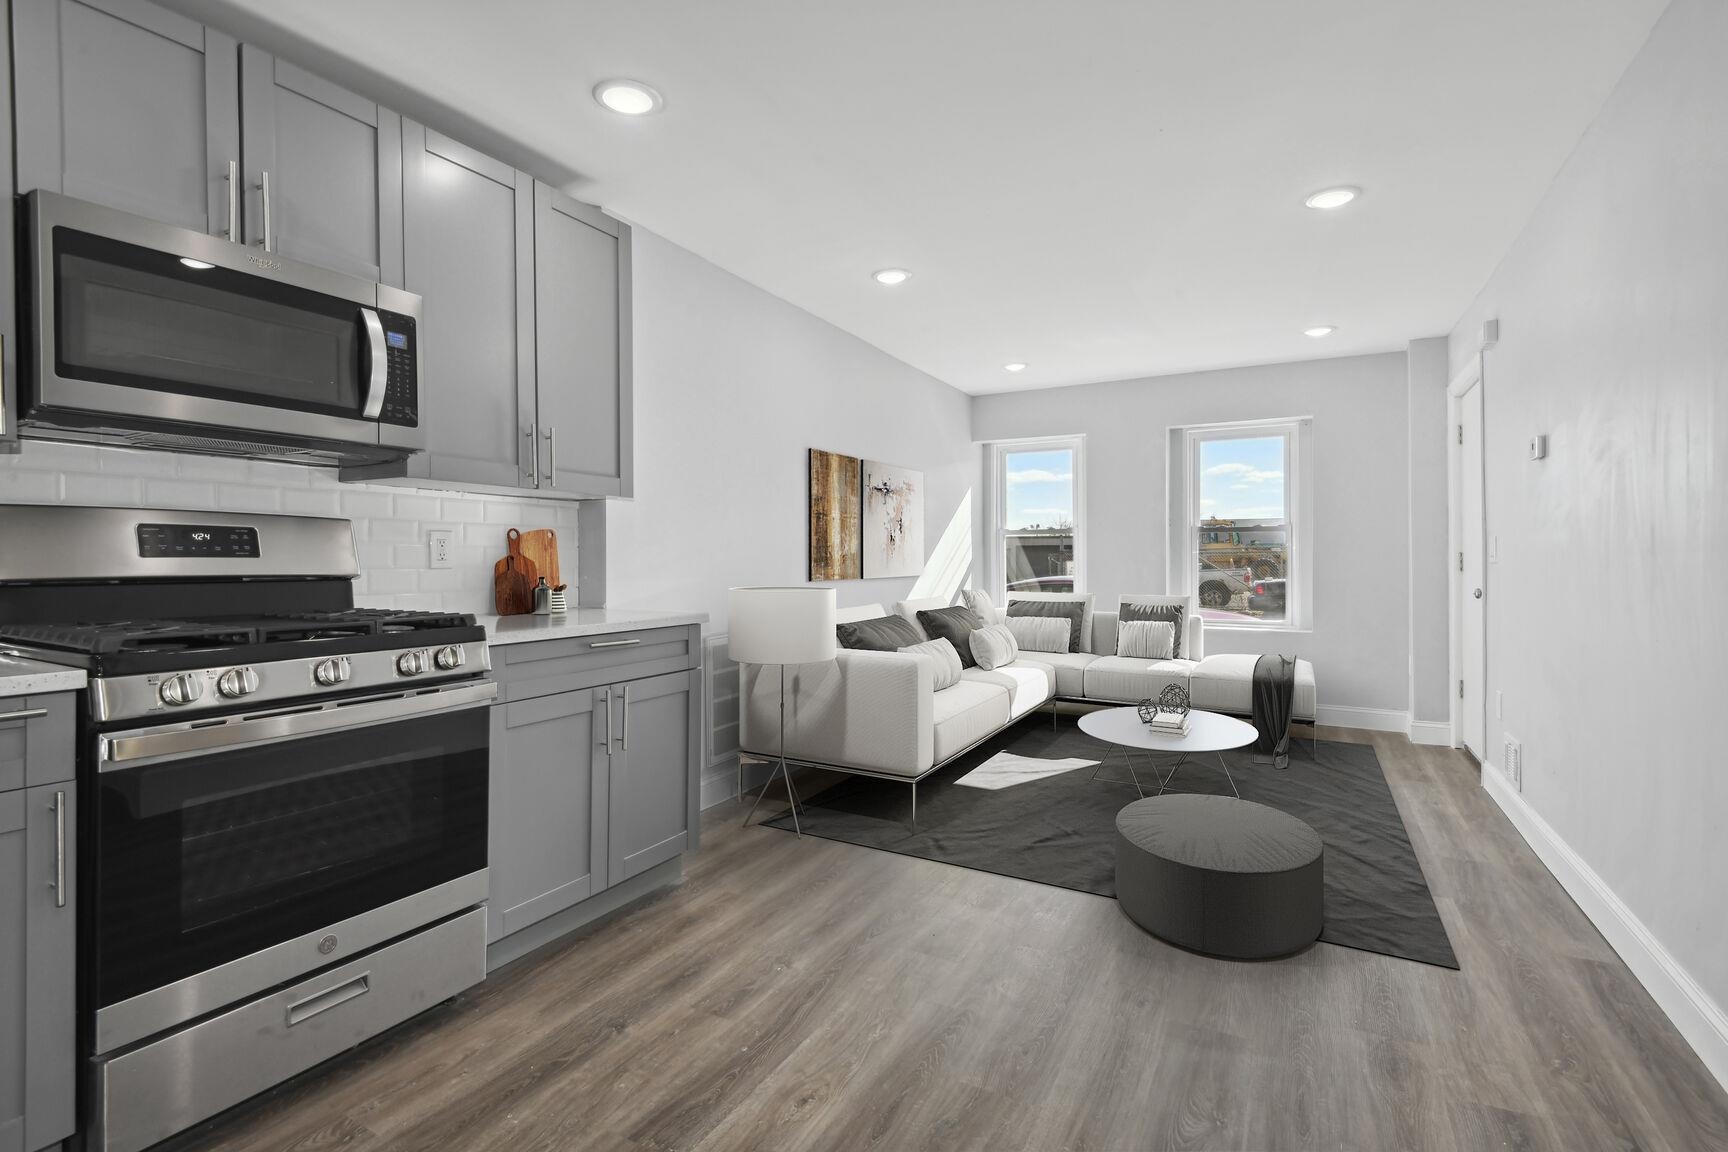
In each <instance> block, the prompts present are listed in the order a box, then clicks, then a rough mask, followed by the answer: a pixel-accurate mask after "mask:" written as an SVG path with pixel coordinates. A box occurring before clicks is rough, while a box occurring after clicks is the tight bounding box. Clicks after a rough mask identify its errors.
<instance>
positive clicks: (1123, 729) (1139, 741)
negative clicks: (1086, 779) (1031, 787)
mask: <svg viewBox="0 0 1728 1152" xmlns="http://www.w3.org/2000/svg"><path fill="white" fill-rule="evenodd" d="M1080 731H1082V732H1084V733H1086V735H1088V736H1091V737H1093V738H1094V739H1097V740H1103V741H1104V742H1105V743H1107V744H1111V745H1113V746H1115V747H1117V748H1120V749H1122V759H1124V760H1126V761H1127V762H1128V775H1130V776H1132V777H1134V789H1135V791H1137V792H1139V793H1140V795H1142V796H1144V795H1146V790H1145V789H1143V788H1141V787H1140V777H1139V776H1138V775H1136V774H1135V772H1134V758H1133V757H1132V756H1130V755H1129V754H1128V749H1130V748H1139V749H1141V750H1142V751H1145V752H1166V753H1171V754H1174V755H1175V756H1176V763H1175V764H1173V765H1172V766H1171V768H1170V774H1169V775H1168V776H1163V777H1161V778H1160V779H1159V782H1158V794H1159V795H1160V796H1161V795H1163V794H1164V790H1165V789H1166V788H1168V787H1169V786H1170V781H1172V780H1174V779H1175V778H1176V770H1177V769H1178V768H1180V767H1182V764H1183V762H1184V761H1186V760H1187V759H1188V757H1189V756H1190V755H1191V754H1192V753H1196V752H1212V753H1215V754H1216V755H1217V756H1218V766H1219V767H1220V768H1222V769H1224V778H1225V779H1226V780H1229V781H1230V791H1231V792H1234V793H1236V796H1237V797H1238V798H1240V797H1241V795H1242V794H1241V793H1240V792H1236V781H1235V779H1234V778H1233V777H1232V776H1231V775H1230V766H1229V765H1228V764H1226V763H1224V756H1223V754H1224V753H1225V752H1227V751H1229V750H1230V749H1232V748H1242V747H1245V746H1247V745H1249V744H1252V743H1254V741H1255V740H1257V739H1259V733H1258V732H1256V731H1255V730H1254V725H1252V724H1247V723H1244V722H1243V721H1241V720H1238V719H1236V718H1235V717H1234V716H1225V715H1222V714H1220V713H1217V712H1202V711H1201V710H1200V709H1198V708H1193V709H1190V710H1189V712H1188V731H1187V732H1186V733H1184V734H1183V735H1181V736H1176V735H1172V734H1171V733H1168V732H1158V731H1155V730H1154V729H1152V728H1151V727H1150V726H1148V725H1146V724H1142V723H1141V722H1140V709H1138V708H1106V709H1104V710H1103V711H1100V712H1088V713H1086V715H1084V716H1082V717H1080ZM1107 763H1109V756H1108V755H1106V756H1105V758H1104V760H1103V761H1101V762H1100V763H1099V765H1098V767H1097V768H1096V769H1094V770H1093V772H1092V777H1093V779H1097V777H1098V773H1099V772H1101V771H1103V768H1104V765H1105V764H1107ZM1157 770H1158V769H1157V765H1156V764H1154V765H1153V772H1154V773H1156V772H1157Z"/></svg>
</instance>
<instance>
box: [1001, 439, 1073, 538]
mask: <svg viewBox="0 0 1728 1152" xmlns="http://www.w3.org/2000/svg"><path fill="white" fill-rule="evenodd" d="M1007 520H1008V522H1007V524H1006V525H1005V527H1007V528H1030V527H1032V526H1033V525H1034V524H1038V525H1042V526H1043V527H1045V528H1049V527H1053V526H1054V525H1056V524H1057V523H1070V524H1071V523H1073V520H1074V454H1073V453H1072V452H1069V451H1067V450H1058V451H1054V452H1011V453H1009V455H1008V516H1007Z"/></svg>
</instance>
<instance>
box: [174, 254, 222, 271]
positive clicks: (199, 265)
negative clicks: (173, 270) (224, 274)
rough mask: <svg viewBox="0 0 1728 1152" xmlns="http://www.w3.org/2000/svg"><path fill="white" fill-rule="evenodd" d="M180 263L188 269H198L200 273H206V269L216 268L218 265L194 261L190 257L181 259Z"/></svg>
mask: <svg viewBox="0 0 1728 1152" xmlns="http://www.w3.org/2000/svg"><path fill="white" fill-rule="evenodd" d="M180 263H182V264H184V265H186V267H188V268H196V269H198V271H200V272H202V271H204V269H206V268H214V267H216V265H214V264H211V263H209V262H207V261H204V260H194V259H192V257H190V256H182V257H180Z"/></svg>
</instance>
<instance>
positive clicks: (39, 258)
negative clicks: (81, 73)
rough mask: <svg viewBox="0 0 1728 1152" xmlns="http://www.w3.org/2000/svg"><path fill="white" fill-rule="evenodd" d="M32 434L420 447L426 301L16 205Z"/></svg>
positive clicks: (243, 249)
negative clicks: (21, 222) (21, 227)
mask: <svg viewBox="0 0 1728 1152" xmlns="http://www.w3.org/2000/svg"><path fill="white" fill-rule="evenodd" d="M24 219H25V221H26V223H25V229H26V236H25V243H24V244H22V245H21V246H20V247H21V249H22V251H21V252H20V255H21V256H23V257H24V260H23V261H22V264H23V267H22V269H21V271H20V279H21V282H22V283H21V287H22V288H23V292H24V297H25V304H26V320H27V323H26V325H25V336H26V339H25V340H24V342H23V347H22V349H21V351H22V352H23V353H24V357H25V359H24V361H23V364H22V366H21V371H20V373H19V375H20V378H21V381H22V383H23V385H24V387H22V388H20V389H19V392H20V405H19V407H20V411H19V426H20V430H21V431H22V432H23V434H24V435H26V436H37V437H42V438H46V439H58V440H77V441H83V442H94V443H104V444H123V445H129V446H132V447H141V448H173V449H179V450H182V451H192V452H205V453H213V454H218V455H231V456H254V457H264V458H273V459H286V460H298V461H304V462H308V463H319V464H365V463H377V462H381V461H386V460H393V459H399V458H401V457H403V456H405V455H407V454H409V453H411V452H414V451H417V450H419V449H420V448H422V447H424V444H425V440H424V434H423V432H422V422H423V412H422V409H421V403H420V297H418V296H415V295H413V294H412V293H409V292H404V291H402V290H400V289H398V288H392V287H389V286H388V285H384V284H373V283H370V282H369V281H365V280H359V279H356V278H354V277H352V276H345V275H343V274H342V273H339V272H332V271H330V270H328V269H325V268H317V267H314V266H312V265H310V264H301V263H298V262H296V261H293V260H285V259H283V258H282V257H280V256H278V255H276V254H274V253H271V252H267V251H264V250H263V249H260V248H255V247H247V246H244V245H240V244H235V243H232V242H230V241H228V240H225V239H223V238H221V237H218V236H206V235H204V234H203V233H201V232H190V231H187V230H185V229H182V228H175V227H171V226H169V225H166V224H159V223H157V222H155V221H153V220H146V219H143V218H141V217H137V216H132V215H129V214H127V213H124V212H117V211H114V210H113V209H110V208H103V207H99V206H97V205H94V204H86V203H83V202H82V201H78V200H72V199H69V198H67V197H65V196H59V195H56V194H54V193H51V192H41V191H36V192H31V193H30V194H29V195H28V196H27V197H25V213H24Z"/></svg>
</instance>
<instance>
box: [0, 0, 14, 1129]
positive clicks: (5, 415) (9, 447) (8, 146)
mask: <svg viewBox="0 0 1728 1152" xmlns="http://www.w3.org/2000/svg"><path fill="white" fill-rule="evenodd" d="M0 22H4V23H5V25H6V27H7V28H10V27H12V5H11V3H10V0H0ZM11 100H12V57H11V54H10V53H6V52H0V452H16V451H17V450H18V422H17V421H16V420H15V419H14V418H13V415H12V414H13V413H14V412H16V411H17V410H18V392H17V389H18V297H17V296H16V294H15V293H16V292H17V290H18V285H17V275H18V265H17V259H16V253H15V252H14V251H13V243H14V241H13V239H12V238H13V236H14V235H16V233H14V232H13V206H14V201H13V199H12V196H11V192H12V189H13V188H14V187H15V185H14V184H13V182H12V103H11ZM0 1147H4V1145H0Z"/></svg>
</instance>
